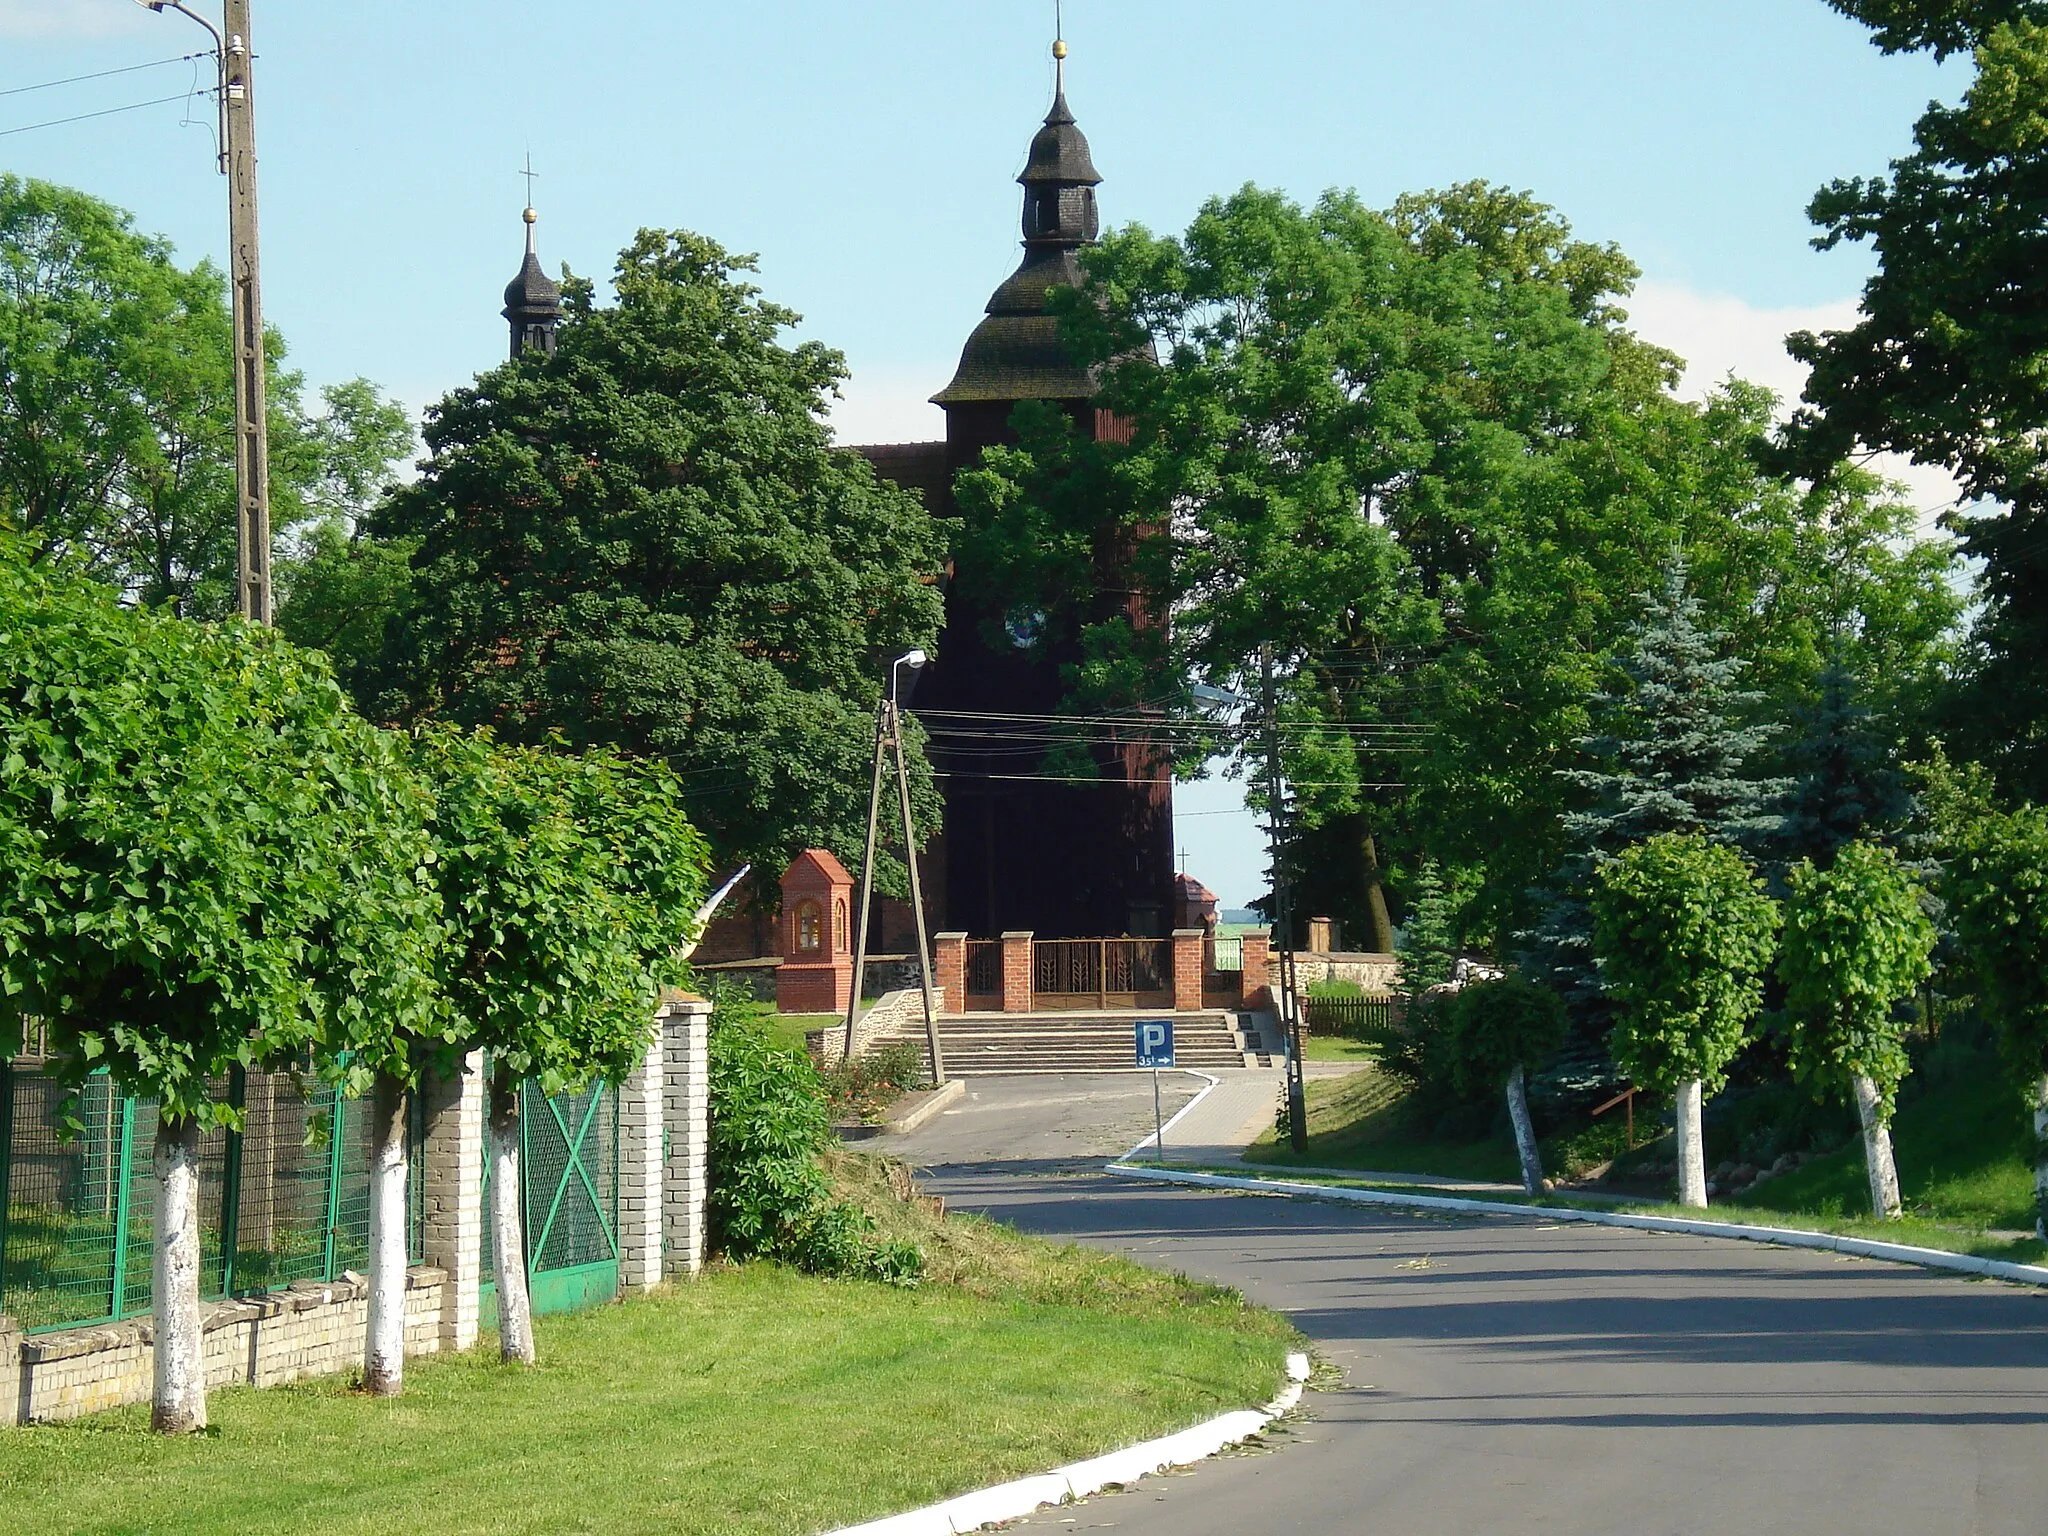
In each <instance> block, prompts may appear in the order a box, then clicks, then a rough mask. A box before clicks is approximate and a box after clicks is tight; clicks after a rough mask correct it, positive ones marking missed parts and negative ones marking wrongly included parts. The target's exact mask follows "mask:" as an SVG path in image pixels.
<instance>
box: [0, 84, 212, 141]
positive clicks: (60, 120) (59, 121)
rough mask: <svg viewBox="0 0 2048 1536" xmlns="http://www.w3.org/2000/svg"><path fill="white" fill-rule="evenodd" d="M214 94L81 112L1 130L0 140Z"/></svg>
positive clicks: (188, 93)
mask: <svg viewBox="0 0 2048 1536" xmlns="http://www.w3.org/2000/svg"><path fill="white" fill-rule="evenodd" d="M212 94H213V92H211V91H180V92H178V94H177V95H175V96H159V97H157V98H156V99H155V100H153V101H131V102H130V103H129V104H128V105H127V106H125V107H108V108H106V109H105V110H103V111H99V112H80V113H79V114H78V115H77V116H75V117H53V118H51V119H50V120H49V121H48V122H47V123H27V124H24V125H23V126H22V127H19V128H0V139H7V138H12V137H13V136H14V135H15V134H17V133H34V132H35V131H36V130H37V129H38V128H62V127H63V126H64V125H65V124H66V123H84V122H90V121H91V120H92V119H93V118H95V117H113V116H114V115H115V114H116V113H120V112H140V111H141V110H142V109H143V108H144V107H161V106H165V105H167V104H168V103H170V102H173V101H190V100H191V99H192V98H193V97H194V96H195V95H198V96H211V95H212Z"/></svg>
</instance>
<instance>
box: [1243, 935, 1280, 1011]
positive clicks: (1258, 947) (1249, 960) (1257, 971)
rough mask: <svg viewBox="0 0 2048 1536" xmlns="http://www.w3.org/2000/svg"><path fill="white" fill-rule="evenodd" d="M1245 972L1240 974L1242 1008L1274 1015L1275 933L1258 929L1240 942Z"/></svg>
mask: <svg viewBox="0 0 2048 1536" xmlns="http://www.w3.org/2000/svg"><path fill="white" fill-rule="evenodd" d="M1239 942H1240V943H1241V944H1242V946H1243V955H1244V960H1243V962H1242V963H1243V965H1244V969H1243V970H1242V971H1240V972H1239V973H1238V988H1239V991H1238V1006H1239V1007H1242V1008H1248V1009H1252V1010H1256V1011H1263V1012H1270V1011H1271V1010H1272V1008H1273V963H1272V962H1273V930H1272V929H1270V928H1258V929H1254V930H1253V931H1252V932H1250V933H1248V934H1246V935H1245V936H1244V938H1243V939H1242V940H1240V941H1239Z"/></svg>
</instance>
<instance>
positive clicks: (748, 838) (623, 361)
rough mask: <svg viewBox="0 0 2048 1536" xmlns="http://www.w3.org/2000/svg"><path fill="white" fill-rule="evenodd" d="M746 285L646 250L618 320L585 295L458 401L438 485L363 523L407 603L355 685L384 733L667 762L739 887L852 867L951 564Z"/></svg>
mask: <svg viewBox="0 0 2048 1536" xmlns="http://www.w3.org/2000/svg"><path fill="white" fill-rule="evenodd" d="M752 269H753V268H752V262H751V260H750V259H749V258H744V257H737V256H732V255H729V254H727V253H726V252H725V251H723V250H722V249H720V248H719V247H718V246H717V245H715V244H714V243H712V242H711V241H709V240H706V239H703V238H701V237H699V236H696V235H690V234H683V233H663V232H659V231H646V232H643V233H642V234H641V235H640V236H639V237H638V238H637V239H636V240H635V241H634V243H633V244H632V245H631V246H630V247H629V248H628V249H627V250H626V251H625V252H624V254H623V255H622V256H621V257H620V260H619V265H618V270H617V274H616V277H615V279H614V283H615V287H616V290H617V302H616V303H614V304H612V305H608V306H607V305H599V304H598V303H597V302H596V301H595V300H594V298H593V297H592V295H591V292H590V289H589V286H588V285H587V284H579V283H572V284H571V285H570V288H569V311H570V313H569V319H568V321H567V323H566V324H565V325H564V326H563V328H562V331H561V333H560V337H559V341H558V348H557V350H556V352H555V353H554V355H553V356H551V357H544V356H540V355H538V354H527V355H526V356H523V357H521V358H519V359H517V360H514V361H512V362H509V363H507V364H505V365H504V366H502V367H499V368H497V369H495V370H494V371H492V372H491V373H489V374H486V375H485V376H484V377H483V378H481V379H480V380H478V382H477V384H476V386H475V387H474V388H470V389H462V390H457V391H456V392H455V393H453V394H452V395H450V396H449V397H448V398H447V399H445V400H443V401H442V402H441V404H440V406H439V407H438V408H437V409H436V410H435V411H434V412H432V413H431V416H430V421H429V425H428V428H427V442H428V446H429V448H430V450H431V455H432V456H431V457H430V458H429V459H428V461H427V462H426V464H425V465H424V468H423V472H422V475H421V478H420V479H419V481H418V482H417V483H416V484H414V485H411V486H408V487H406V488H405V489H403V490H401V491H400V492H398V493H397V494H396V495H394V496H393V497H392V498H391V500H390V501H389V502H388V503H387V504H386V505H385V506H384V507H383V508H382V509H381V510H380V511H379V512H378V514H377V515H376V517H375V519H374V520H373V525H372V531H373V533H374V534H375V535H376V536H377V537H379V538H381V539H388V540H401V539H402V540H407V541H410V542H411V544H412V546H413V550H414V552H413V554H412V556H411V565H412V580H411V582H410V584H409V586H408V587H407V589H406V590H404V591H403V592H399V593H395V594H392V596H393V600H395V601H398V602H402V604H403V607H402V608H401V609H400V611H399V612H398V613H397V614H396V615H394V616H393V618H392V619H391V621H390V622H389V623H388V624H387V625H386V628H385V634H384V639H385V645H384V648H383V652H382V657H381V661H380V662H379V664H378V666H377V668H375V669H372V670H371V671H369V672H364V671H358V672H356V673H354V674H353V675H352V677H351V681H352V684H353V686H355V687H356V688H357V690H358V692H359V694H360V695H361V696H363V697H364V698H366V699H367V700H369V701H370V702H371V707H372V708H373V709H374V710H375V711H377V712H378V713H380V714H381V715H384V716H386V717H404V718H410V719H438V720H448V721H455V722H459V723H462V724H466V725H472V726H488V727H489V728H490V729H492V730H493V731H494V732H496V733H497V734H498V735H499V736H500V737H501V738H503V739H505V740H507V741H513V742H522V743H529V744H532V743H539V742H545V741H547V740H549V739H550V738H551V737H554V736H559V737H560V738H561V739H562V740H563V741H565V742H566V743H567V744H568V745H569V746H571V747H576V748H581V747H585V746H589V745H593V744H600V743H605V744H610V745H614V746H617V747H619V748H621V749H623V750H626V751H629V752H632V753H634V754H636V755H639V756H643V757H648V758H659V759H663V760H665V761H667V762H668V763H670V764H671V765H672V766H673V767H674V768H675V770H676V771H677V773H678V774H679V775H681V776H682V777H683V778H684V780H685V781H686V783H687V786H688V791H687V792H688V794H689V795H690V802H691V806H692V808H693V812H694V815H695V818H696V820H697V822H698V824H699V825H700V826H701V827H702V828H703V829H704V831H705V833H706V835H707V836H708V838H709V839H710V843H711V846H712V848H713V850H714V851H715V853H716V855H717V858H718V860H719V862H720V863H721V864H723V865H726V866H730V865H732V864H735V863H738V862H739V861H741V860H743V859H745V860H752V861H754V862H756V863H758V864H760V865H761V866H762V867H764V868H780V867H781V866H782V865H783V864H784V863H786V862H787V861H788V860H789V859H790V858H791V857H793V856H794V855H795V854H796V853H797V852H798V851H799V850H801V849H803V848H805V847H811V846H817V847H825V848H830V849H832V850H834V851H835V852H837V853H839V854H840V855H841V856H842V857H844V858H846V859H848V860H849V861H853V860H857V857H858V853H859V849H860V846H861V841H862V831H863V828H864V818H865V811H866V804H865V800H864V799H863V797H862V791H863V789H864V787H865V785H866V783H867V773H866V768H867V758H868V753H869V747H870V743H871V741H872V724H871V720H872V710H873V707H874V705H875V703H876V701H877V698H878V697H879V690H880V685H881V679H882V677H883V674H884V672H885V671H886V669H887V665H888V662H889V660H890V659H891V658H893V657H895V656H897V655H899V654H901V653H903V652H905V651H907V650H910V649H911V648H913V647H915V646H926V647H929V646H930V645H931V644H932V642H933V638H934V636H935V634H936V632H937V628H938V622H939V615H940V598H939V594H938V589H937V587H936V585H935V584H934V582H935V578H936V576H937V574H938V571H939V568H940V566H941V564H942V561H943V550H942V548H941V543H940V539H939V536H938V532H937V530H936V528H935V526H934V525H933V523H932V522H931V520H930V518H929V517H928V516H927V515H926V513H925V511H924V509H923V508H922V506H921V505H919V503H918V502H917V501H916V499H915V498H914V497H912V496H910V495H909V494H908V493H905V492H902V491H899V490H896V489H895V488H893V487H890V486H887V485H884V484H881V483H879V482H877V481H876V479H875V477H874V474H873V472H872V471H871V470H870V469H869V467H868V465H867V464H866V462H865V461H864V460H862V459H861V458H860V457H859V456H858V455H853V454H848V453H844V452H840V451H837V450H835V449H834V448H833V447H832V444H831V441H830V437H829V434H828V432H827V429H826V428H825V426H824V425H823V423H822V421H821V420H820V419H819V418H820V415H821V414H822V412H823V411H824V409H825V406H826V404H827V401H828V397H829V396H830V395H831V394H832V393H833V392H834V390H835V389H836V386H837V385H838V383H839V381H840V380H841V379H842V378H843V377H844V375H845V368H844V365H843V363H842V362H841V360H840V358H839V356H838V354H836V353H834V352H831V351H830V350H828V349H827V348H825V347H823V346H820V345H818V344H817V343H815V342H806V343H803V344H801V345H798V346H795V347H789V346H785V345H784V344H783V343H782V341H781V340H780V337H781V333H782V332H783V331H785V330H786V329H787V328H788V327H790V326H792V325H794V324H795V323H796V321H797V318H798V317H797V316H796V315H794V314H792V313H791V312H790V311H788V310H786V309H783V308H781V307H780V306H777V305H774V304H771V303H768V302H765V301H764V300H762V299H761V298H760V296H759V293H758V290H757V289H756V288H754V287H753V286H752V285H751V284H749V283H747V282H745V281H744V280H743V279H742V278H741V276H740V274H743V273H746V272H749V271H751V270H752ZM915 766H916V768H917V774H918V780H917V793H918V795H919V798H920V800H921V801H922V803H923V805H924V807H925V810H926V812H927V816H926V821H925V824H927V825H930V824H931V817H930V815H929V812H930V810H931V807H932V804H933V800H932V794H931V787H930V781H929V778H928V775H927V774H926V771H925V770H924V768H923V766H922V758H921V756H919V757H917V759H916V764H915Z"/></svg>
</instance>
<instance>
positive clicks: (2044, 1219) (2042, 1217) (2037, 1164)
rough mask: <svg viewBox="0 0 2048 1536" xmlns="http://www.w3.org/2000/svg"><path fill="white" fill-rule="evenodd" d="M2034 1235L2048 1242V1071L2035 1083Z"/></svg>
mask: <svg viewBox="0 0 2048 1536" xmlns="http://www.w3.org/2000/svg"><path fill="white" fill-rule="evenodd" d="M2034 1236H2036V1237H2038V1238H2040V1239H2041V1241H2042V1242H2044V1243H2048V1072H2044V1073H2042V1074H2041V1080H2040V1081H2039V1082H2038V1083H2036V1084H2034Z"/></svg>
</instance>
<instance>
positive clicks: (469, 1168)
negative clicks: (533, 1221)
mask: <svg viewBox="0 0 2048 1536" xmlns="http://www.w3.org/2000/svg"><path fill="white" fill-rule="evenodd" d="M420 1093H421V1096H422V1098H423V1100H424V1102H425V1109H426V1122H427V1127H426V1130H427V1144H426V1149H425V1151H426V1157H425V1162H426V1173H425V1181H426V1189H425V1191H424V1192H423V1193H424V1195H425V1200H424V1204H425V1206H426V1224H425V1225H426V1230H425V1232H424V1234H423V1237H424V1241H423V1243H422V1248H423V1254H422V1256H423V1257H424V1258H425V1260H426V1262H427V1263H428V1264H431V1265H432V1266H433V1267H434V1268H436V1269H439V1270H441V1271H443V1272H444V1273H445V1274H446V1275H447V1276H448V1281H447V1283H446V1284H445V1285H444V1286H442V1288H441V1319H440V1327H439V1337H440V1347H441V1349H442V1350H444V1351H446V1350H457V1349H469V1348H471V1347H472V1346H473V1345H474V1344H475V1343H476V1334H477V1287H478V1286H479V1285H480V1284H481V1283H482V1280H483V1253H484V1118H485V1115H484V1112H485V1108H486V1105H487V1102H488V1100H489V1098H490V1094H489V1092H488V1090H487V1088H486V1086H485V1083H484V1056H483V1052H482V1051H471V1052H470V1053H469V1054H468V1055H467V1056H464V1057H463V1058H462V1064H461V1069H460V1070H459V1071H458V1072H457V1073H455V1074H454V1075H453V1076H448V1075H445V1074H441V1073H433V1074H430V1075H429V1076H428V1078H427V1080H426V1082H425V1083H424V1084H423V1085H422V1086H421V1089H420Z"/></svg>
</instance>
